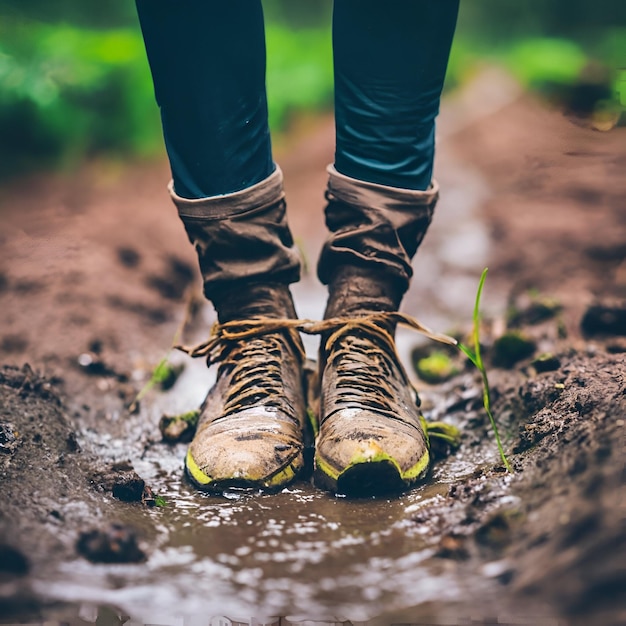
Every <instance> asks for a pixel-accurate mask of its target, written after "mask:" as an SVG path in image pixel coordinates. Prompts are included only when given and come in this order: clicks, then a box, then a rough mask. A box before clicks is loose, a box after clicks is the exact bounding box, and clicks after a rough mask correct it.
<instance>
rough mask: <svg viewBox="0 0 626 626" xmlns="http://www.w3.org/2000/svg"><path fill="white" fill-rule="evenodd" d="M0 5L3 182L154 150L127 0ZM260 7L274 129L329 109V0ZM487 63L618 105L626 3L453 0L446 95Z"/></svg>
mask: <svg viewBox="0 0 626 626" xmlns="http://www.w3.org/2000/svg"><path fill="white" fill-rule="evenodd" d="M1 2H2V3H1V4H0V85H1V89H0V136H1V137H2V140H1V141H0V175H1V174H5V175H6V174H10V173H13V172H15V171H18V170H21V169H23V168H27V167H31V166H33V165H40V164H41V163H52V162H55V163H64V162H72V161H74V160H75V159H77V158H82V157H83V156H85V155H89V154H93V153H100V152H107V153H111V152H113V153H118V154H139V155H149V154H154V153H156V152H158V151H159V150H160V149H161V145H162V141H161V137H160V126H159V119H158V118H159V116H158V110H157V107H156V105H155V103H154V96H153V89H152V84H151V80H150V73H149V69H148V64H147V62H146V58H145V52H144V49H143V43H142V39H141V33H140V31H139V26H138V23H137V18H136V15H135V11H134V3H133V2H129V0H109V2H107V3H95V4H94V3H86V2H82V1H80V0H57V2H54V3H50V2H44V0H29V1H28V2H23V0H1ZM264 8H265V12H266V16H267V29H266V30H267V48H268V74H267V83H268V98H269V106H270V123H271V125H272V128H273V129H274V130H276V129H280V128H282V127H284V126H285V124H286V123H287V122H288V120H289V118H290V116H291V114H292V113H293V112H294V111H296V112H297V111H299V110H303V109H319V108H325V107H326V108H330V106H331V105H332V50H331V34H330V22H331V11H332V1H331V0H265V2H264ZM594 59H595V60H597V61H598V63H596V65H594V64H593V63H592V61H593V60H594ZM494 61H495V62H498V63H503V64H504V65H505V66H506V67H508V69H509V70H510V71H511V72H512V73H513V74H514V75H515V76H516V77H517V78H518V80H520V81H521V82H522V83H523V84H524V85H527V86H529V87H531V88H539V89H546V86H547V87H548V88H549V89H552V93H554V87H555V85H556V86H557V87H559V88H561V87H564V86H565V87H568V88H569V86H572V85H576V84H577V83H578V82H579V81H580V80H581V77H582V79H583V82H584V81H585V80H586V81H587V82H589V81H591V82H594V81H595V83H598V84H600V83H602V86H603V89H604V90H605V91H602V90H600V91H597V90H596V91H594V92H593V94H595V95H594V96H593V97H595V98H601V97H606V95H607V94H608V95H609V96H610V94H611V92H613V93H614V94H621V98H622V102H623V101H624V100H626V86H625V82H626V78H625V72H626V2H625V1H624V0H596V1H595V2H594V3H589V2H588V0H567V1H566V0H525V1H524V2H518V3H513V2H503V1H502V0H471V1H469V2H461V13H460V16H459V27H458V29H457V37H456V40H455V44H454V47H453V52H452V56H451V60H450V68H449V73H448V88H453V87H454V86H456V85H458V84H459V83H462V82H463V81H464V80H466V79H467V77H468V76H471V75H472V74H473V72H474V71H476V68H477V67H480V66H481V64H483V63H485V62H494ZM590 66H591V67H595V68H596V69H595V70H594V71H593V72H591V74H590V73H589V70H588V68H589V67H590ZM598 68H601V69H600V70H598ZM620 68H622V71H621V72H620V71H618V70H619V69H620ZM557 91H558V89H557ZM592 91H593V90H592ZM618 97H619V96H618Z"/></svg>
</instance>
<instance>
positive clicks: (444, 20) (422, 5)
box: [333, 0, 459, 190]
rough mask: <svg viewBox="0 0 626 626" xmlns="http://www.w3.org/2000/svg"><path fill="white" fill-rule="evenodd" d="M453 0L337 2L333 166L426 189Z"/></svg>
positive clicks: (358, 176)
mask: <svg viewBox="0 0 626 626" xmlns="http://www.w3.org/2000/svg"><path fill="white" fill-rule="evenodd" d="M458 7H459V0H385V1H384V2H383V1H382V0H335V4H334V15H333V49H334V66H335V120H336V132H337V147H336V154H335V167H336V169H337V171H338V172H340V173H341V174H344V175H346V176H350V177H352V178H355V179H358V180H362V181H366V182H370V183H377V184H381V185H388V186H391V187H399V188H404V189H414V190H425V189H428V186H429V185H430V182H431V178H432V167H433V158H434V134H435V117H436V116H437V113H438V112H439V98H440V95H441V89H442V87H443V81H444V76H445V72H446V67H447V63H448V56H449V53H450V46H451V44H452V37H453V34H454V29H455V26H456V19H457V13H458Z"/></svg>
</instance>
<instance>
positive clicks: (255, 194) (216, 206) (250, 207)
mask: <svg viewBox="0 0 626 626" xmlns="http://www.w3.org/2000/svg"><path fill="white" fill-rule="evenodd" d="M167 188H168V190H169V192H170V196H171V198H172V200H173V202H174V204H175V205H176V207H177V208H178V215H179V216H180V217H181V218H183V219H184V218H191V219H201V220H221V219H227V218H230V217H234V216H236V215H240V214H242V213H248V212H250V211H258V210H262V209H265V208H267V207H269V206H271V205H273V204H275V203H276V202H278V201H280V200H282V199H283V198H284V196H285V193H284V191H283V173H282V171H281V169H280V167H278V165H277V166H276V169H275V170H274V172H273V173H272V174H270V175H269V176H268V177H267V178H265V179H264V180H262V181H261V182H259V183H256V184H255V185H252V186H251V187H247V188H246V189H242V190H241V191H235V192H233V193H227V194H224V195H221V196H210V197H208V198H197V199H194V200H191V199H189V198H182V197H181V196H179V195H178V194H177V193H176V192H175V191H174V181H170V183H169V185H168V187H167Z"/></svg>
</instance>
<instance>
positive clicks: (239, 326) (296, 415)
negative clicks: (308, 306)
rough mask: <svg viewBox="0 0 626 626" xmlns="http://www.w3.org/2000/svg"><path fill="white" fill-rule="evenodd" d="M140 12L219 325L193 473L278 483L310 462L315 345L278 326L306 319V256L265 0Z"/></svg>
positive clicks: (206, 1) (208, 483) (211, 481)
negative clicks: (272, 125)
mask: <svg viewBox="0 0 626 626" xmlns="http://www.w3.org/2000/svg"><path fill="white" fill-rule="evenodd" d="M137 9H138V13H139V17H140V22H141V27H142V31H143V35H144V40H145V43H146V50H147V53H148V59H149V62H150V67H151V70H152V76H153V79H154V86H155V94H156V99H157V102H158V104H159V107H160V109H161V118H162V123H163V134H164V137H165V144H166V148H167V154H168V157H169V160H170V165H171V169H172V176H173V182H172V184H171V185H170V194H171V197H172V199H173V201H174V203H175V205H176V206H177V208H178V212H179V216H180V218H181V220H182V222H183V224H184V226H185V229H186V231H187V234H188V236H189V239H190V241H191V242H192V243H193V245H194V247H195V248H196V251H197V253H198V258H199V262H200V270H201V273H202V278H203V281H204V292H205V295H206V296H207V298H209V299H210V300H211V301H212V302H213V304H214V305H215V308H216V311H217V314H218V319H219V322H220V323H221V324H222V326H221V327H220V328H219V329H218V330H217V331H216V334H214V336H213V338H212V340H211V343H210V345H209V346H207V347H206V350H205V352H204V353H203V356H206V357H207V358H208V361H209V364H210V363H212V362H219V363H220V367H219V370H218V374H217V382H216V384H215V386H214V387H213V388H212V389H211V390H210V392H209V394H208V396H207V398H206V400H205V402H204V404H203V406H202V409H201V416H200V422H199V425H198V430H197V432H196V435H195V437H194V440H193V441H192V443H191V446H190V448H189V452H188V455H187V459H186V469H187V473H188V475H189V476H190V477H191V479H192V480H193V482H194V483H195V484H196V485H198V486H200V487H203V488H206V489H210V490H215V491H219V490H222V489H223V488H225V487H227V486H229V485H233V484H234V485H252V486H254V487H275V486H280V485H282V484H284V483H286V482H288V481H289V480H291V478H293V476H294V474H295V473H296V472H297V471H298V470H299V469H300V468H301V467H302V465H303V456H302V452H303V446H304V444H303V424H304V423H305V406H304V396H303V391H302V382H301V374H300V372H301V367H302V361H303V358H304V352H303V348H302V345H301V342H300V339H299V336H298V334H297V333H295V332H294V331H291V330H288V329H285V330H276V329H274V331H273V332H267V323H266V322H267V319H268V318H272V319H276V318H279V319H282V318H295V317H296V313H295V310H294V306H293V301H292V298H291V294H290V292H289V284H290V283H292V282H295V281H296V280H298V278H299V269H300V263H299V257H298V254H297V252H296V250H295V247H294V244H293V240H292V237H291V233H290V231H289V228H288V226H287V221H286V214H285V201H284V193H283V186H282V174H281V172H280V169H278V168H277V167H276V166H275V165H274V163H273V161H272V154H271V143H270V136H269V128H268V120H267V102H266V95H265V38H264V25H263V13H262V8H261V2H260V0H238V1H237V2H225V1H223V0H220V1H217V0H176V1H174V0H137ZM251 320H252V323H250V321H251ZM264 324H265V326H264ZM224 325H226V326H224ZM225 328H227V329H228V332H226V331H225V330H224V329H225ZM251 329H252V332H251ZM242 332H243V333H244V334H245V337H243V338H241V337H239V338H238V337H237V335H241V333H242Z"/></svg>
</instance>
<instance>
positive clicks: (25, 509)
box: [0, 98, 626, 624]
mask: <svg viewBox="0 0 626 626" xmlns="http://www.w3.org/2000/svg"><path fill="white" fill-rule="evenodd" d="M444 120H445V115H444ZM443 130H445V129H443ZM302 135H303V137H302V138H297V139H294V140H293V141H292V142H291V145H289V146H287V147H286V148H285V149H284V151H283V153H282V156H281V158H280V161H281V165H282V166H283V169H284V171H285V175H286V181H287V192H288V198H289V203H290V211H291V223H292V228H293V231H294V234H295V236H296V239H297V240H298V242H299V243H300V245H301V247H302V249H303V252H304V255H305V257H306V258H307V260H308V266H309V271H308V273H307V274H306V276H305V278H304V280H303V281H302V283H301V284H300V285H298V286H297V287H296V288H295V293H296V301H297V305H298V308H299V311H300V314H301V315H302V316H304V317H319V315H320V314H321V311H322V309H323V305H324V296H325V293H324V289H323V288H322V287H321V286H320V285H319V284H318V283H317V282H316V280H315V278H314V260H315V258H316V254H317V251H318V250H319V247H320V244H321V241H322V240H323V236H324V231H323V218H322V213H321V208H322V202H323V199H322V191H323V188H324V183H325V172H324V168H325V165H326V163H328V162H329V161H330V160H332V142H333V130H332V123H331V122H330V120H322V121H317V122H315V123H314V124H313V131H312V132H303V133H302ZM438 159H439V161H438V176H439V178H440V179H441V182H442V187H443V190H444V194H443V198H442V202H441V205H440V207H439V209H438V214H437V218H436V220H435V223H434V225H433V228H432V231H431V232H430V233H429V237H428V238H427V241H426V242H425V244H424V246H423V249H422V250H421V251H420V253H419V254H418V256H417V258H416V262H415V269H416V277H415V281H414V287H413V289H412V291H411V293H410V294H409V295H408V296H407V299H406V301H405V305H404V306H405V310H407V311H408V312H410V313H412V314H415V315H418V316H419V317H420V319H423V320H424V321H425V322H427V323H429V324H430V325H431V326H435V327H437V328H438V329H441V330H448V329H450V328H459V329H461V330H464V331H467V330H468V324H469V318H470V315H471V307H472V297H473V290H474V289H475V285H476V280H477V277H478V275H479V274H480V270H481V269H482V267H483V265H484V264H486V263H488V265H489V267H490V275H489V279H488V280H489V282H488V286H487V293H486V299H485V309H486V311H487V312H488V314H489V315H488V318H489V320H488V322H489V323H487V324H486V325H485V329H484V331H485V334H484V338H485V344H486V345H485V348H486V350H487V354H488V357H489V358H490V369H491V371H492V379H493V385H494V397H495V409H496V414H497V416H498V420H499V423H500V428H501V429H502V432H503V434H504V438H505V445H506V448H507V451H508V453H509V456H510V459H511V461H512V463H513V465H514V467H515V470H516V471H515V474H514V475H512V476H510V475H508V474H506V473H505V472H503V467H502V466H501V464H500V462H499V460H498V458H497V455H496V454H495V451H494V444H493V441H492V436H491V434H490V431H489V427H488V424H487V421H486V418H485V417H484V415H483V412H482V409H481V404H480V389H479V386H478V381H477V379H476V377H475V375H474V374H473V373H472V372H471V371H469V370H467V369H464V366H463V364H462V363H459V367H460V369H461V373H460V374H459V375H457V376H455V377H454V378H452V379H451V380H450V381H448V382H445V383H441V384H437V385H427V384H425V383H423V382H419V387H420V390H421V394H422V396H423V400H424V406H425V408H426V412H427V417H428V418H430V419H439V418H442V417H443V418H445V419H446V420H447V421H450V422H451V423H454V424H456V425H458V426H460V427H461V428H462V430H463V432H464V439H463V445H462V447H461V449H460V450H459V451H458V452H457V453H456V454H454V455H451V456H449V457H447V458H446V459H445V460H443V461H441V462H440V463H438V464H437V465H436V466H435V468H434V471H433V474H432V477H431V479H430V481H429V482H428V484H426V485H424V486H423V487H420V488H418V489H416V490H414V491H413V492H411V493H410V494H407V495H406V496H403V497H402V498H396V499H392V500H384V501H366V502H362V501H354V502H348V501H344V500H336V499H334V498H331V497H330V496H327V495H325V494H321V493H319V492H317V491H316V490H315V489H313V488H312V487H311V486H310V485H309V484H308V483H306V482H303V481H301V482H298V483H296V484H295V485H294V487H293V488H292V489H289V490H285V491H284V492H283V493H281V494H278V495H275V496H259V495H254V496H241V495H240V494H230V495H229V497H226V498H207V497H206V496H204V495H203V494H198V493H196V492H194V491H193V490H192V489H190V488H189V487H188V486H187V485H186V484H185V483H184V482H182V481H181V474H180V468H181V462H182V456H183V455H184V449H185V446H184V444H178V445H176V446H168V445H166V444H164V443H162V442H161V441H160V436H159V433H158V429H157V423H158V419H159V417H160V415H161V413H162V412H164V411H165V412H178V411H184V410H189V409H190V408H193V407H194V406H196V405H197V404H198V403H199V402H200V401H201V400H202V397H203V395H204V393H205V390H206V388H207V386H208V385H209V384H210V380H211V374H210V373H208V372H207V371H206V369H205V368H204V367H203V366H202V364H189V363H187V362H186V361H185V360H184V359H182V358H180V357H179V356H176V355H175V356H173V357H172V358H173V361H174V362H178V363H184V364H185V365H186V367H185V371H184V373H183V375H182V376H181V378H180V379H179V381H178V382H176V384H175V385H174V386H173V388H172V389H171V390H169V391H168V392H159V391H156V390H153V391H151V392H150V393H148V395H147V396H146V397H145V398H144V399H143V400H142V402H141V403H140V408H139V411H137V412H134V413H132V412H130V411H129V410H128V405H129V403H130V402H131V401H132V400H133V398H134V397H135V396H136V394H137V392H138V390H139V389H141V388H142V386H143V385H144V384H145V382H146V381H147V380H148V378H149V376H150V372H151V370H152V368H153V367H154V365H155V364H156V363H157V362H158V361H159V360H160V359H161V358H162V357H163V356H164V354H165V353H166V352H167V349H168V346H169V345H170V344H171V342H172V338H173V337H174V334H175V333H176V331H177V328H178V327H179V326H180V324H181V321H182V320H183V318H184V317H185V315H187V314H188V313H189V312H190V311H191V312H193V315H191V316H190V319H189V320H188V323H187V325H186V327H185V336H184V339H185V340H186V341H190V342H192V341H195V340H198V339H201V338H203V336H204V334H206V332H207V328H208V326H209V324H210V323H211V321H212V320H213V313H212V311H211V308H210V307H209V306H202V305H201V306H194V303H197V302H198V293H199V282H198V277H197V274H196V269H195V262H194V258H193V252H192V250H190V246H189V245H188V244H187V241H186V238H185V235H184V233H183V230H182V227H181V226H180V225H179V223H178V220H177V218H176V216H175V213H174V211H173V210H172V208H171V206H170V204H169V201H168V199H167V197H166V193H165V190H164V184H165V182H166V180H167V168H166V166H165V165H164V164H163V163H156V164H132V165H119V164H105V163H101V162H98V163H93V164H90V165H85V166H84V167H83V168H81V169H80V170H79V171H77V172H72V173H68V174H67V175H59V176H47V175H41V176H33V177H30V178H28V179H25V180H21V181H16V182H14V183H12V184H10V185H8V186H5V188H4V189H3V190H2V192H1V194H0V214H1V217H2V230H1V231H0V242H1V247H0V311H1V314H2V326H1V327H0V363H3V364H5V367H4V369H2V370H1V371H0V476H1V477H2V494H3V498H2V500H3V506H2V508H1V509H0V619H2V620H4V619H5V616H6V619H7V620H9V621H15V620H17V619H18V618H19V619H31V620H33V621H43V620H48V621H54V620H60V621H64V622H71V623H85V622H93V621H95V620H96V618H98V620H99V621H98V623H105V622H106V623H107V624H108V623H111V624H121V623H122V621H123V619H122V618H121V617H119V615H121V614H126V615H131V616H132V617H133V619H134V620H135V621H138V622H143V623H160V624H166V623H167V624H174V623H179V621H180V620H181V619H182V617H181V616H187V617H189V616H194V615H195V616H198V615H205V616H208V615H229V616H230V617H231V618H233V616H234V615H236V616H239V617H241V618H242V619H241V620H240V621H245V619H244V618H243V617H242V616H248V617H247V619H248V620H249V619H250V618H251V617H258V618H260V617H261V616H278V615H282V616H285V615H287V616H291V617H289V618H283V621H282V623H285V622H294V623H295V622H298V621H302V620H303V619H305V618H307V619H312V620H318V621H319V620H321V621H328V622H338V621H346V620H351V621H364V620H378V621H379V622H380V623H392V622H396V623H398V622H403V623H426V622H428V621H429V620H430V622H431V623H440V624H447V623H450V624H452V623H459V620H462V619H465V620H467V619H470V617H472V616H473V617H472V619H475V620H476V622H478V623H492V622H493V619H494V616H495V617H496V618H497V619H498V620H499V622H498V623H507V620H508V621H511V622H513V621H514V622H515V623H527V624H538V623H546V624H547V623H550V624H555V623H559V624H561V623H563V624H568V623H572V624H578V623H580V624H583V623H584V624H612V623H619V622H623V621H624V620H625V619H626V614H625V613H624V608H625V604H624V598H623V595H621V594H623V589H625V588H626V578H625V577H624V569H623V560H624V551H625V550H624V548H625V545H624V544H625V537H626V535H625V534H624V510H623V506H622V505H620V502H623V501H624V496H625V495H626V494H624V487H623V484H622V482H621V480H620V478H621V471H622V468H623V463H624V455H623V437H624V435H623V432H624V415H625V414H626V380H625V375H626V367H625V357H624V353H625V352H626V342H625V339H624V337H625V335H626V308H625V306H624V302H625V301H626V246H625V245H624V242H625V241H626V206H624V198H625V197H626V177H625V176H624V168H625V166H626V128H617V129H615V130H614V131H612V132H611V133H607V134H601V133H597V132H593V131H591V130H588V129H586V128H584V127H582V126H580V125H578V124H574V123H572V121H570V120H567V119H566V118H564V117H563V116H562V115H561V114H560V113H558V112H554V111H549V110H547V109H545V108H543V107H541V106H540V105H539V104H537V103H535V102H533V101H531V100H529V99H527V98H521V99H517V100H515V101H513V102H511V103H510V104H508V105H506V106H504V107H502V108H500V109H499V110H497V111H495V112H493V113H491V114H489V115H488V116H487V117H482V118H480V119H478V120H476V121H473V122H472V123H469V124H466V125H465V126H464V127H463V128H460V129H457V130H455V132H453V133H451V132H448V133H445V132H444V135H443V139H442V141H441V143H440V147H439V157H438ZM581 324H582V326H581ZM507 326H508V327H509V328H513V327H515V328H516V329H517V330H518V331H520V332H521V333H522V334H523V335H524V337H523V339H524V340H525V341H526V342H527V343H526V344H525V345H530V346H531V347H530V348H529V349H528V351H527V354H526V356H524V354H523V352H522V353H520V358H519V360H518V361H515V357H514V356H512V350H511V349H510V348H509V349H508V350H506V351H504V352H502V351H501V350H500V351H498V348H497V346H495V345H493V344H494V341H495V340H496V339H497V338H498V337H499V336H501V335H502V333H504V331H505V330H506V328H507ZM583 329H584V332H583ZM398 343H399V347H400V350H401V353H402V354H403V356H404V357H405V358H410V355H411V351H412V348H413V347H414V346H415V345H416V344H417V343H418V341H417V339H416V338H415V337H413V336H411V335H407V334H401V335H400V336H399V339H398ZM308 347H309V349H311V350H314V346H313V345H312V344H311V345H309V346H308ZM530 352H532V354H530ZM547 352H549V353H551V358H544V359H543V360H541V361H534V364H531V363H532V362H533V359H536V357H537V356H538V355H539V354H541V353H547ZM493 361H495V362H496V364H497V363H500V364H501V365H500V366H496V365H494V364H493V363H492V362H493ZM25 363H28V364H30V367H25V366H24V364H25ZM505 365H506V367H505ZM42 376H43V378H42ZM127 460H130V462H127ZM144 483H147V484H148V485H149V487H151V489H152V491H153V493H152V494H151V493H150V492H149V491H146V490H145V489H144ZM155 494H156V495H158V496H162V497H164V498H165V500H166V506H165V507H159V506H150V505H154V503H155V501H154V495H155ZM114 522H115V523H121V524H122V525H123V527H120V528H117V527H116V528H115V529H113V530H111V528H110V526H109V525H110V524H111V523H114ZM107 528H108V530H107V532H108V539H107V538H106V537H105V538H104V539H103V538H102V537H99V536H97V535H95V534H92V535H83V536H82V539H81V533H86V532H88V531H92V530H102V529H107ZM133 532H136V533H137V540H136V541H135V536H134V535H133ZM107 542H108V543H107ZM111 545H113V547H114V548H115V549H114V550H113V554H115V555H118V557H119V558H120V559H121V560H123V558H122V557H125V558H126V560H136V561H138V562H139V563H138V564H107V565H102V564H92V563H90V562H89V561H88V560H86V559H85V558H84V555H85V554H91V556H92V557H93V554H94V551H95V552H96V553H98V550H100V552H99V553H98V554H100V556H101V557H102V554H105V555H106V554H108V555H109V558H118V557H111ZM107 546H108V549H109V552H107V551H106V549H107ZM120 555H121V556H120ZM105 606H110V607H117V612H116V611H112V610H110V609H106V608H102V607H105ZM94 607H95V608H94ZM98 607H100V608H98ZM297 616H302V617H297ZM331 616H332V617H331ZM557 619H558V620H559V621H558V622H557V621H554V620H557ZM268 620H269V618H268ZM277 620H278V618H277V617H274V618H272V619H271V620H270V621H272V622H274V621H277ZM490 620H492V621H491V622H490ZM516 620H517V621H516ZM550 620H553V621H550ZM476 622H475V623H476ZM203 623H205V622H203Z"/></svg>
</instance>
